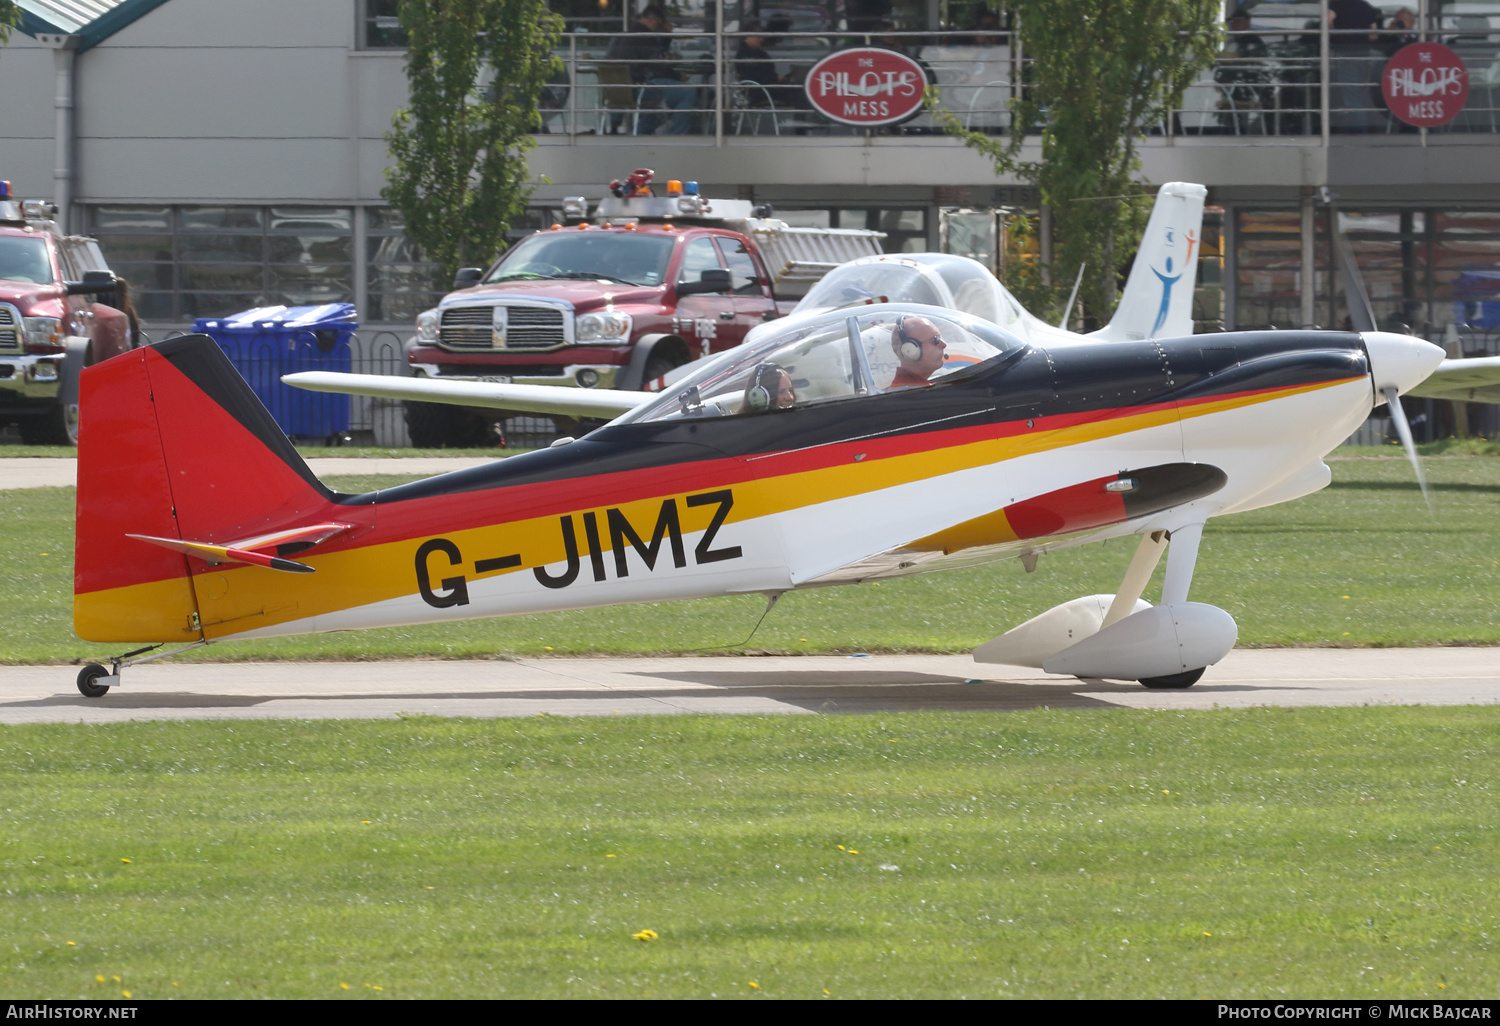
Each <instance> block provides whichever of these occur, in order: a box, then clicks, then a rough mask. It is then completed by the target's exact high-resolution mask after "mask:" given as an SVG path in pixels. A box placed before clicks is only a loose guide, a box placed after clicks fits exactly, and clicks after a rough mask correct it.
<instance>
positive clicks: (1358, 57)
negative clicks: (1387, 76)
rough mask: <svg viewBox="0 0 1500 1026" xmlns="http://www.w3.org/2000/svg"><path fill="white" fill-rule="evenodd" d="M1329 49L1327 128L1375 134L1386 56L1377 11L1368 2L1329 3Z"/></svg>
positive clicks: (1337, 0)
mask: <svg viewBox="0 0 1500 1026" xmlns="http://www.w3.org/2000/svg"><path fill="white" fill-rule="evenodd" d="M1328 17H1329V18H1330V19H1331V21H1330V22H1329V28H1331V29H1332V30H1333V33H1332V37H1331V38H1330V39H1329V42H1328V46H1329V49H1330V51H1331V56H1332V61H1331V64H1332V67H1331V68H1330V69H1329V73H1328V77H1329V80H1330V82H1331V84H1332V87H1333V88H1332V89H1331V90H1330V92H1331V95H1330V97H1329V100H1330V103H1331V105H1332V108H1333V109H1332V110H1331V111H1330V113H1329V122H1330V123H1329V127H1330V128H1331V129H1332V130H1333V131H1335V132H1350V133H1362V132H1374V131H1378V130H1379V127H1380V125H1381V120H1380V115H1379V111H1380V110H1381V109H1383V108H1384V107H1385V101H1384V99H1382V97H1381V94H1380V88H1379V81H1380V68H1381V65H1382V64H1383V63H1384V58H1385V55H1384V54H1383V53H1382V52H1381V50H1380V34H1379V30H1380V11H1378V10H1377V9H1375V8H1374V7H1373V6H1371V5H1370V3H1369V0H1328Z"/></svg>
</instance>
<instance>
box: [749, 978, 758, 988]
mask: <svg viewBox="0 0 1500 1026" xmlns="http://www.w3.org/2000/svg"><path fill="white" fill-rule="evenodd" d="M750 989H751V990H760V984H758V983H756V982H755V981H754V980H751V981H750Z"/></svg>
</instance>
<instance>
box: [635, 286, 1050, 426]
mask: <svg viewBox="0 0 1500 1026" xmlns="http://www.w3.org/2000/svg"><path fill="white" fill-rule="evenodd" d="M1023 348H1025V343H1024V342H1022V341H1021V340H1020V339H1018V338H1016V337H1015V336H1014V335H1012V334H1010V333H1009V332H1007V331H1005V330H1004V329H1002V328H1000V327H998V326H996V325H995V324H993V323H991V322H989V321H987V320H985V319H982V318H979V317H975V316H972V315H969V314H960V313H955V312H954V311H953V310H947V309H943V308H941V307H935V306H925V305H919V304H915V303H885V304H880V305H878V306H861V307H859V308H858V309H846V310H839V311H832V312H829V313H825V314H822V315H815V316H810V317H802V318H798V319H797V320H796V321H795V322H789V323H788V324H787V325H786V327H785V328H784V329H783V330H780V331H775V332H772V333H771V334H769V335H768V336H766V337H764V338H762V339H760V340H759V341H757V342H752V343H747V344H746V345H743V346H740V347H739V348H737V349H731V350H729V351H727V352H725V353H723V354H721V355H720V356H719V357H718V358H716V359H714V360H712V361H710V362H709V363H707V364H706V365H705V366H704V367H702V368H701V369H699V370H697V371H695V372H694V373H692V374H690V375H688V376H687V377H684V378H682V379H681V380H680V381H676V382H674V383H673V384H672V385H671V386H669V388H668V390H667V391H666V392H664V393H663V394H662V396H661V398H659V399H657V400H656V401H655V402H652V403H649V404H647V405H646V406H643V407H641V408H639V409H637V410H633V411H631V412H630V413H627V414H626V415H625V416H623V417H621V418H619V419H618V420H616V421H615V423H616V424H628V423H649V422H653V421H661V420H670V419H673V418H693V417H735V416H758V415H765V414H775V413H779V412H785V411H787V410H793V409H801V408H806V407H809V406H815V405H821V404H824V403H829V402H842V401H850V400H858V399H862V398H867V397H870V396H877V395H882V394H886V393H889V392H896V391H905V390H907V389H911V388H930V387H933V386H935V385H941V384H942V383H944V382H945V381H951V380H955V379H956V378H958V377H960V376H962V377H968V376H969V374H970V373H971V372H973V371H975V370H977V369H978V368H979V367H981V366H983V365H984V364H985V363H987V362H988V361H990V360H993V359H995V358H997V357H1000V356H1002V355H1004V354H1006V353H1009V352H1012V351H1014V350H1017V349H1023ZM934 349H941V362H940V363H939V361H938V358H937V356H936V355H930V354H932V353H933V350H934ZM903 351H904V353H905V356H906V357H907V358H903ZM916 355H920V359H921V360H922V361H923V362H921V363H920V364H919V363H918V362H916V359H915V358H914V357H915V356H916Z"/></svg>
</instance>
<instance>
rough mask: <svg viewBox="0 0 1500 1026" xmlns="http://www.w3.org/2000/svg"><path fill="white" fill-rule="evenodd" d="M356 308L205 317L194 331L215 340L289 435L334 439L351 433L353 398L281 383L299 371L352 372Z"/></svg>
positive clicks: (334, 306)
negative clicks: (349, 431)
mask: <svg viewBox="0 0 1500 1026" xmlns="http://www.w3.org/2000/svg"><path fill="white" fill-rule="evenodd" d="M355 317H356V315H355V312H354V304H353V303H325V304H323V305H322V306H292V307H287V306H262V307H257V308H256V309H254V310H244V311H242V312H240V313H237V314H233V315H231V316H229V317H200V318H198V319H197V320H196V321H194V322H193V330H194V331H197V332H202V333H203V334H205V335H209V336H212V337H213V339H214V341H216V342H218V343H219V345H220V347H221V348H223V350H224V352H225V354H226V355H227V356H228V357H229V360H230V362H231V363H233V364H234V366H235V369H236V370H238V371H239V372H240V375H241V376H242V377H243V378H244V379H245V380H246V381H247V382H249V383H250V387H251V388H252V389H253V390H254V391H255V394H256V395H257V396H258V397H259V398H260V401H261V402H262V403H264V404H265V406H266V409H268V410H270V411H271V416H272V417H274V418H276V423H277V424H278V425H279V426H280V427H281V430H283V431H285V432H286V433H287V434H288V435H291V436H293V437H294V438H305V439H309V440H311V439H325V440H327V439H335V438H338V437H340V436H342V435H343V434H344V433H345V432H346V431H348V430H349V397H348V396H347V395H336V394H334V393H331V392H308V391H306V390H304V389H300V388H293V387H291V386H290V385H284V384H282V382H281V376H282V375H283V374H294V373H296V372H298V371H344V372H347V371H348V370H349V369H350V367H351V366H352V353H353V342H354V333H355V331H357V330H358V329H359V322H358V321H357V320H356V319H355Z"/></svg>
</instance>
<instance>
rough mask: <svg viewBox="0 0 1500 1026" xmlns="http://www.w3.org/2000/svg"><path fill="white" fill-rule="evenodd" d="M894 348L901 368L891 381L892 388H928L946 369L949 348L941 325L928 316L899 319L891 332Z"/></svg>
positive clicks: (897, 369) (892, 346)
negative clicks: (919, 386)
mask: <svg viewBox="0 0 1500 1026" xmlns="http://www.w3.org/2000/svg"><path fill="white" fill-rule="evenodd" d="M891 348H892V349H894V350H895V351H896V358H897V359H899V360H900V361H901V366H899V367H897V368H896V376H895V377H894V378H892V379H891V385H890V387H891V388H911V387H912V386H914V385H925V384H927V383H928V379H929V378H931V377H932V375H933V374H935V373H937V371H938V369H939V368H941V367H942V366H943V354H944V351H945V350H946V348H947V347H946V345H945V344H944V342H943V335H942V332H941V331H939V330H938V326H937V325H936V324H933V323H932V322H931V321H929V320H928V319H927V318H926V317H900V318H897V320H896V326H895V327H893V328H892V329H891Z"/></svg>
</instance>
